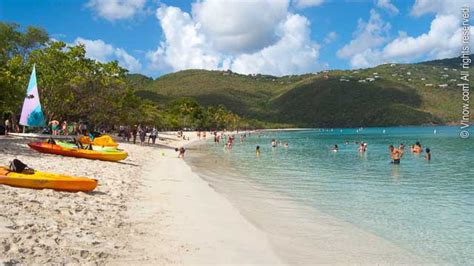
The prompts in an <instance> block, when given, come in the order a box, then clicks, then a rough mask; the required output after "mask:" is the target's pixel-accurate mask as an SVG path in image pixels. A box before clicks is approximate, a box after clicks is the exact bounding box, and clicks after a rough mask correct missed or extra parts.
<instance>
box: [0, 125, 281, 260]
mask: <svg viewBox="0 0 474 266" xmlns="http://www.w3.org/2000/svg"><path fill="white" fill-rule="evenodd" d="M185 135H187V136H188V137H189V138H190V140H189V141H183V140H178V139H177V138H176V137H174V136H173V135H172V133H170V134H169V135H163V136H164V137H165V139H164V140H162V141H161V142H160V143H159V145H155V147H149V146H140V145H133V144H124V143H121V144H120V147H121V148H123V149H125V150H126V151H127V152H129V157H128V158H127V159H126V160H124V161H122V162H120V163H113V162H103V161H95V160H86V159H77V158H71V157H62V156H56V155H49V154H40V153H38V152H35V151H33V150H31V149H29V148H28V146H27V145H26V144H27V143H28V140H24V139H20V138H12V137H4V138H2V139H0V150H1V154H0V162H1V164H2V165H7V164H8V163H9V161H11V160H12V159H13V158H17V159H20V160H22V161H23V162H25V163H26V164H28V166H30V167H32V168H34V169H37V170H41V171H48V172H54V173H60V174H68V175H74V176H86V177H91V178H96V179H98V180H99V185H98V187H97V189H96V190H95V191H93V192H91V193H82V192H78V193H68V192H58V191H53V190H49V189H46V190H34V189H24V188H15V187H9V186H4V185H1V186H0V191H1V192H0V202H1V203H0V204H1V206H2V209H3V210H4V211H3V212H2V214H0V243H1V249H2V255H1V256H0V261H1V262H3V263H25V264H37V263H38V264H39V263H101V264H102V263H108V262H110V263H117V264H127V263H131V262H134V263H153V264H154V263H158V264H168V263H173V264H176V263H177V264H194V263H239V262H240V263H272V264H274V263H279V260H278V258H277V257H276V255H275V254H274V253H273V251H272V250H271V248H270V246H269V244H268V241H267V240H266V236H265V235H264V234H263V233H262V232H260V231H259V230H257V229H256V228H255V227H254V226H253V225H252V224H250V223H249V222H248V221H247V220H245V219H244V218H243V217H242V216H241V215H240V214H239V212H238V211H237V210H236V209H235V208H234V207H233V206H231V204H230V203H229V202H228V201H227V200H225V199H224V198H223V197H222V196H221V195H219V194H217V193H216V192H215V191H214V190H213V189H212V188H211V187H209V186H208V184H207V183H206V182H204V181H203V180H201V179H200V178H199V177H198V176H197V175H196V174H194V173H193V172H192V171H191V169H190V168H189V167H188V166H187V165H186V164H185V162H184V161H183V160H181V159H178V158H177V153H176V152H175V151H174V149H173V147H180V146H186V145H188V144H190V143H192V142H193V141H196V134H195V133H194V132H193V133H187V134H185ZM216 214H218V215H216Z"/></svg>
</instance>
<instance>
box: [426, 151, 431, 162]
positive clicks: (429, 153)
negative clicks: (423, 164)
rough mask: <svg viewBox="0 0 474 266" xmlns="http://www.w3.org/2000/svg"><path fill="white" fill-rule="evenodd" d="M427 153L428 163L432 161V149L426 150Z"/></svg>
mask: <svg viewBox="0 0 474 266" xmlns="http://www.w3.org/2000/svg"><path fill="white" fill-rule="evenodd" d="M425 151H426V155H425V159H426V160H427V161H431V150H430V148H426V150H425Z"/></svg>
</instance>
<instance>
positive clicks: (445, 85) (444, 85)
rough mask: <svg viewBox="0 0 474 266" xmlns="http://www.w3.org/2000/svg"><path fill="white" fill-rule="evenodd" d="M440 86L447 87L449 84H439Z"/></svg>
mask: <svg viewBox="0 0 474 266" xmlns="http://www.w3.org/2000/svg"><path fill="white" fill-rule="evenodd" d="M438 87H440V88H446V87H448V84H439V85H438Z"/></svg>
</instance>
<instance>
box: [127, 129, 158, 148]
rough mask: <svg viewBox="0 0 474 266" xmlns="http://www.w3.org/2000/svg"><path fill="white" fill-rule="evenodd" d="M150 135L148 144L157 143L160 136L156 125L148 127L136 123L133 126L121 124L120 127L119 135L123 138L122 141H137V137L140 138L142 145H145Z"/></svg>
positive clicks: (134, 142)
mask: <svg viewBox="0 0 474 266" xmlns="http://www.w3.org/2000/svg"><path fill="white" fill-rule="evenodd" d="M147 136H148V144H149V143H150V142H151V143H152V144H155V143H156V139H157V138H158V129H157V128H156V127H154V126H153V127H148V126H142V125H141V124H139V125H134V126H132V127H128V126H120V127H119V137H121V138H122V141H127V142H130V139H131V140H132V142H133V144H136V143H137V137H138V139H139V140H140V145H144V144H145V142H146V137H147Z"/></svg>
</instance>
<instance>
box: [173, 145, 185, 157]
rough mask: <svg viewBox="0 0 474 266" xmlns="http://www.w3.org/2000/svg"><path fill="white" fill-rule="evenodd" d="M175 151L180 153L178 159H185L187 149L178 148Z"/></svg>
mask: <svg viewBox="0 0 474 266" xmlns="http://www.w3.org/2000/svg"><path fill="white" fill-rule="evenodd" d="M174 150H175V151H177V152H179V154H178V158H181V159H184V153H185V152H186V149H185V148H184V147H181V148H179V149H178V148H176V149H174Z"/></svg>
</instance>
